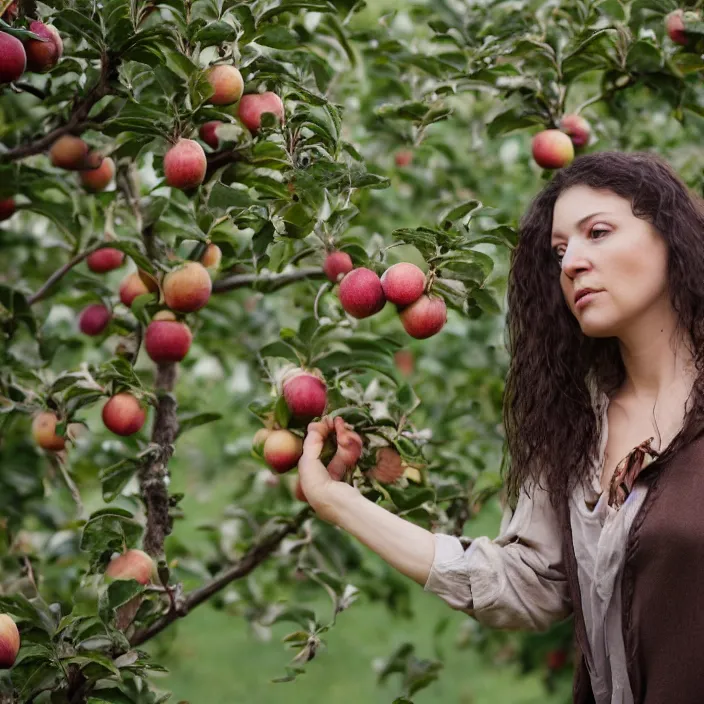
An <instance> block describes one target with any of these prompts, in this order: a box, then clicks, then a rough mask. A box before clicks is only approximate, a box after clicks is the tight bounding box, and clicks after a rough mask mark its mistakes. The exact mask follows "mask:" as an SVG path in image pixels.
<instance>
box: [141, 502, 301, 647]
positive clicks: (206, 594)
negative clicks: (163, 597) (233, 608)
mask: <svg viewBox="0 0 704 704" xmlns="http://www.w3.org/2000/svg"><path fill="white" fill-rule="evenodd" d="M310 515H311V508H310V507H309V506H306V507H305V508H304V509H302V510H301V511H299V512H298V514H296V516H294V517H293V518H292V519H290V520H288V521H287V522H285V523H283V524H282V525H280V526H279V527H278V528H276V529H274V530H272V531H271V532H270V533H269V534H268V535H266V536H265V537H262V538H260V539H259V540H257V541H256V542H255V543H254V544H253V545H252V546H251V547H250V548H249V550H248V551H247V552H246V553H245V554H244V555H243V556H242V558H241V559H239V560H238V561H237V562H236V563H235V564H233V565H232V566H231V567H229V568H227V569H226V570H225V571H224V572H222V573H221V574H220V575H219V576H217V577H215V578H214V579H213V580H211V581H210V582H208V583H207V584H204V585H203V586H202V587H199V588H198V589H195V590H193V591H192V592H191V593H190V594H188V595H187V596H186V598H185V600H184V603H183V605H182V606H181V608H180V609H179V610H178V611H173V610H172V611H169V612H168V613H167V614H165V615H164V616H162V617H161V618H160V619H159V620H158V621H156V622H154V623H153V624H152V625H151V626H149V627H148V628H145V629H143V630H141V631H137V632H136V633H135V634H134V636H133V637H132V639H131V640H130V645H131V646H132V647H136V646H139V645H141V644H142V643H144V642H146V641H148V640H149V639H151V638H153V637H154V636H156V635H157V634H159V633H161V631H163V630H164V629H165V628H166V627H167V626H168V625H169V624H171V623H173V622H174V621H176V620H177V619H178V618H181V617H183V616H185V615H186V614H188V613H189V612H190V611H192V610H193V609H195V608H196V606H199V605H200V604H202V603H203V602H204V601H207V600H208V599H209V598H210V597H211V596H213V595H214V594H216V593H217V592H219V591H220V590H222V589H224V588H225V587H226V586H227V585H228V584H230V583H232V582H234V581H235V580H237V579H242V577H246V576H247V575H248V574H249V573H250V572H252V571H253V570H254V569H255V568H256V567H258V566H259V565H260V564H261V563H262V562H264V560H266V559H267V558H268V557H269V555H271V554H272V553H273V552H274V551H275V550H276V549H277V548H278V547H279V545H280V544H281V541H282V540H283V539H284V538H285V537H286V536H287V535H290V534H291V533H295V532H296V531H297V530H298V529H299V528H300V527H301V525H303V522H304V521H305V520H306V519H307V518H308V517H309V516H310Z"/></svg>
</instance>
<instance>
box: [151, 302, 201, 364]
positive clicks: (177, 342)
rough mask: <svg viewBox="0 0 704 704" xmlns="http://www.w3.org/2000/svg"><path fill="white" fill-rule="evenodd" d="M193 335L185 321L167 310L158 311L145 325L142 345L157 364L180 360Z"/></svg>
mask: <svg viewBox="0 0 704 704" xmlns="http://www.w3.org/2000/svg"><path fill="white" fill-rule="evenodd" d="M192 340H193V335H192V334H191V331H190V329H189V327H188V325H186V324H185V323H180V322H178V321H177V320H176V316H175V315H174V314H173V313H171V312H170V311H167V310H162V311H159V312H158V313H157V314H156V315H155V316H154V318H153V319H152V321H151V323H149V325H148V326H147V332H146V334H145V336H144V347H145V348H146V350H147V354H148V355H149V357H150V358H151V359H152V361H154V362H156V363H157V364H164V363H166V362H180V361H181V360H182V359H183V358H184V357H185V356H186V355H187V354H188V350H189V349H190V347H191V341H192Z"/></svg>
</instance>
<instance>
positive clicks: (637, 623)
mask: <svg viewBox="0 0 704 704" xmlns="http://www.w3.org/2000/svg"><path fill="white" fill-rule="evenodd" d="M638 480H639V481H643V482H646V483H647V484H648V493H647V496H646V498H645V500H644V502H643V505H642V506H641V508H640V510H639V511H638V513H637V514H636V517H635V519H634V521H633V525H632V526H631V530H630V532H629V534H628V543H627V546H626V561H625V564H624V571H623V581H622V609H623V636H624V643H625V647H626V660H627V666H628V677H629V680H630V683H631V690H632V691H633V698H634V702H635V704H664V703H665V702H667V703H671V704H701V703H702V702H704V436H701V435H700V436H699V437H698V438H697V439H695V440H693V441H692V442H691V443H690V444H688V445H686V446H685V447H683V448H681V449H680V450H678V451H677V452H675V454H674V455H673V456H672V457H671V458H670V459H669V460H667V461H664V462H663V461H661V460H655V461H654V462H652V463H651V464H650V465H648V466H647V467H646V468H645V469H643V471H642V472H641V474H640V476H639V479H638ZM560 520H561V523H562V528H563V533H562V534H563V536H564V545H563V547H564V561H565V571H566V573H567V581H568V585H569V589H570V596H571V598H572V604H573V609H574V629H575V637H576V640H577V643H578V645H579V647H580V649H581V651H582V653H585V652H588V648H589V643H588V641H587V635H586V627H585V623H584V617H583V614H582V601H581V594H580V589H579V582H578V578H577V560H576V557H575V552H574V544H573V540H572V529H571V526H570V520H569V509H568V507H567V505H566V504H565V505H564V506H563V507H562V511H561V515H560ZM573 701H574V704H593V702H594V695H593V693H592V688H591V682H590V680H589V673H588V671H587V667H586V661H585V658H584V656H583V655H582V657H581V658H580V662H579V665H578V667H577V668H576V671H575V677H574V686H573Z"/></svg>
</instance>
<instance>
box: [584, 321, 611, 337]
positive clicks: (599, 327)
mask: <svg viewBox="0 0 704 704" xmlns="http://www.w3.org/2000/svg"><path fill="white" fill-rule="evenodd" d="M579 327H580V328H581V329H582V332H583V333H584V334H585V335H586V336H587V337H614V335H615V332H614V327H613V325H607V324H605V323H604V322H603V321H599V320H580V321H579Z"/></svg>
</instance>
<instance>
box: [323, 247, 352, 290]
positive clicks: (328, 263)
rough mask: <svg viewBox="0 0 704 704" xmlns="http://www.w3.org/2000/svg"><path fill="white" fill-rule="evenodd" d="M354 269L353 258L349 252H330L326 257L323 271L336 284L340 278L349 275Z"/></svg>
mask: <svg viewBox="0 0 704 704" xmlns="http://www.w3.org/2000/svg"><path fill="white" fill-rule="evenodd" d="M352 269H354V264H353V263H352V257H350V255H349V254H347V252H330V254H328V255H327V256H326V257H325V263H324V264H323V271H324V272H325V276H327V277H328V279H329V280H330V281H332V282H333V283H334V284H336V283H337V282H338V281H339V280H340V276H344V275H345V274H348V273H349V272H350V271H352Z"/></svg>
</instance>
